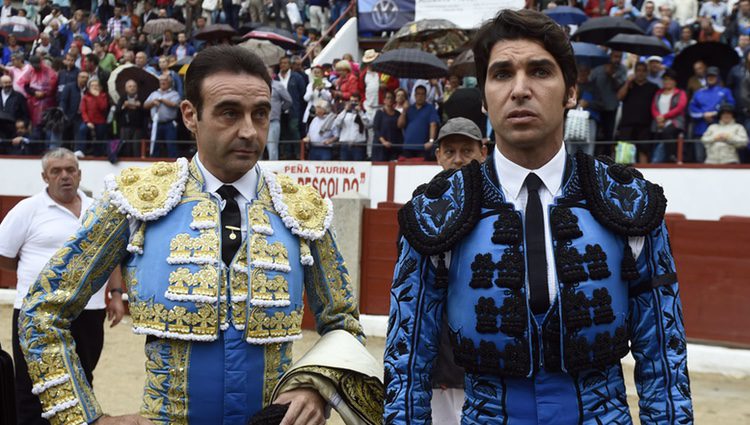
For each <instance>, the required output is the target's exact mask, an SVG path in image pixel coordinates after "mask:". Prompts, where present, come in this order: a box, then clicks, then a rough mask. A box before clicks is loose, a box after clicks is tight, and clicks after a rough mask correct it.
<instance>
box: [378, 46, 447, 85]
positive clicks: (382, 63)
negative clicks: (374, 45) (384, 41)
mask: <svg viewBox="0 0 750 425" xmlns="http://www.w3.org/2000/svg"><path fill="white" fill-rule="evenodd" d="M372 70H373V71H376V72H383V73H386V74H388V75H393V76H394V77H398V78H424V79H429V78H441V77H445V76H447V75H448V67H447V66H446V65H445V64H444V63H443V61H441V60H440V59H438V57H437V56H435V55H433V54H432V53H427V52H423V51H421V50H417V49H397V50H391V51H390V52H385V53H383V54H382V55H380V56H379V57H378V58H377V59H375V60H374V61H373V62H372Z"/></svg>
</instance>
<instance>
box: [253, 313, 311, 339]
mask: <svg viewBox="0 0 750 425" xmlns="http://www.w3.org/2000/svg"><path fill="white" fill-rule="evenodd" d="M301 336H302V307H299V308H297V309H296V310H293V311H291V312H290V313H289V314H284V312H282V311H276V312H273V313H269V312H267V311H266V309H263V308H259V307H254V308H252V309H251V310H250V316H249V318H248V324H247V329H246V330H245V338H246V340H247V341H248V342H251V343H255V344H267V343H272V342H283V341H288V340H291V339H295V337H301Z"/></svg>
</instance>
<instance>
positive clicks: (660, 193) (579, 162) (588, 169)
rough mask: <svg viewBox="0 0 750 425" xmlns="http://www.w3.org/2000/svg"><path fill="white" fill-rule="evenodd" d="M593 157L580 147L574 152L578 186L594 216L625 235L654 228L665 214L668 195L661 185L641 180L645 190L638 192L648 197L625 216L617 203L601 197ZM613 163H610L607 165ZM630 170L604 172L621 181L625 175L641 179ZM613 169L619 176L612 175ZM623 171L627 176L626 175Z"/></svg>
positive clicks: (624, 179) (645, 233)
mask: <svg viewBox="0 0 750 425" xmlns="http://www.w3.org/2000/svg"><path fill="white" fill-rule="evenodd" d="M595 161H596V160H595V159H594V158H593V157H592V156H589V155H586V154H585V153H583V152H582V151H578V152H576V166H577V168H578V174H579V176H580V182H581V188H582V190H583V194H584V196H585V198H586V200H587V202H588V205H589V209H590V211H591V214H592V215H593V216H594V218H596V220H597V221H598V222H599V223H601V224H602V225H603V226H605V227H606V228H608V229H610V230H612V231H613V232H615V233H617V234H620V235H624V236H646V235H648V234H649V233H650V232H651V231H652V230H654V229H656V228H657V227H658V226H659V225H660V224H661V222H662V220H663V218H664V211H665V210H666V208H667V199H666V198H665V197H664V190H663V189H662V188H661V186H659V185H656V184H653V183H651V182H649V181H644V188H645V192H646V193H645V194H641V196H646V198H647V199H646V202H645V207H644V208H643V210H642V211H639V212H638V216H637V217H636V218H633V219H631V218H628V217H627V216H625V215H624V214H622V213H621V212H620V211H619V209H618V208H617V207H615V206H613V205H612V204H611V203H610V202H607V200H605V199H604V196H606V195H605V193H604V190H603V188H602V187H600V185H599V183H598V181H597V178H596V162H595ZM605 166H607V165H605ZM612 166H613V165H609V166H607V167H612ZM630 170H632V169H630ZM630 170H628V169H626V170H621V169H615V170H614V171H612V172H610V171H609V169H608V170H607V173H608V174H609V175H610V176H611V177H612V179H613V180H615V181H616V182H617V183H621V181H620V180H623V181H626V180H628V179H630V181H631V182H632V181H633V179H634V178H638V179H639V180H642V178H641V177H638V176H640V173H638V171H637V170H635V171H630ZM613 173H614V174H615V175H616V176H618V177H614V176H613ZM625 174H627V175H628V176H630V177H625V176H624V175H625ZM618 179H620V180H618ZM621 184H625V183H621Z"/></svg>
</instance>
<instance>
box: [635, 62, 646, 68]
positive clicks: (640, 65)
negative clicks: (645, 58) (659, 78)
mask: <svg viewBox="0 0 750 425" xmlns="http://www.w3.org/2000/svg"><path fill="white" fill-rule="evenodd" d="M638 67H641V68H643V69H648V66H647V65H646V62H638V63H636V64H635V66H634V67H633V69H637V68H638Z"/></svg>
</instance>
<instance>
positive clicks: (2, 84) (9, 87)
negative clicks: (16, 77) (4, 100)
mask: <svg viewBox="0 0 750 425" xmlns="http://www.w3.org/2000/svg"><path fill="white" fill-rule="evenodd" d="M0 88H2V90H3V92H4V93H5V94H10V92H12V91H13V80H12V79H11V78H10V75H3V76H2V77H0Z"/></svg>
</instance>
